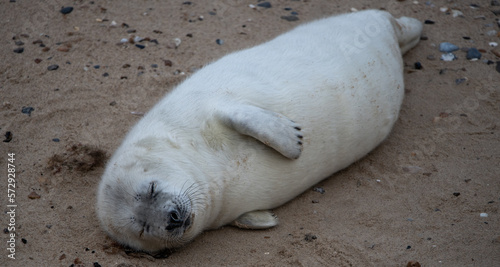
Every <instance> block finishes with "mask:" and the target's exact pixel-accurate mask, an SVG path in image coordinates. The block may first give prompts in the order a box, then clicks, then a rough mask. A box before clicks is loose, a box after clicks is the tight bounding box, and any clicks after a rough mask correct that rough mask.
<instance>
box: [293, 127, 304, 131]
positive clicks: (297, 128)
mask: <svg viewBox="0 0 500 267" xmlns="http://www.w3.org/2000/svg"><path fill="white" fill-rule="evenodd" d="M293 128H295V130H297V131H300V130H302V129H300V127H293Z"/></svg>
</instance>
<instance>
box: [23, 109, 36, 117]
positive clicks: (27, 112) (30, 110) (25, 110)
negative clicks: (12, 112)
mask: <svg viewBox="0 0 500 267" xmlns="http://www.w3.org/2000/svg"><path fill="white" fill-rule="evenodd" d="M34 110H35V109H34V108H32V107H23V108H22V109H21V112H22V113H24V114H28V116H31V112H32V111H34Z"/></svg>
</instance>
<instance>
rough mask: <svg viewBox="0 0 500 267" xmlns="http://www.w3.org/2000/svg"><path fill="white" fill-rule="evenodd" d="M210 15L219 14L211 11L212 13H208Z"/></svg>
mask: <svg viewBox="0 0 500 267" xmlns="http://www.w3.org/2000/svg"><path fill="white" fill-rule="evenodd" d="M208 14H209V15H211V16H215V15H217V13H215V12H214V11H210V12H208Z"/></svg>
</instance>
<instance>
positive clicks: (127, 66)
mask: <svg viewBox="0 0 500 267" xmlns="http://www.w3.org/2000/svg"><path fill="white" fill-rule="evenodd" d="M122 68H124V69H126V68H130V64H123V66H122Z"/></svg>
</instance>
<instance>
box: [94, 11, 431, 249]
mask: <svg viewBox="0 0 500 267" xmlns="http://www.w3.org/2000/svg"><path fill="white" fill-rule="evenodd" d="M421 30H422V25H421V23H420V22H419V21H417V20H415V19H411V18H401V19H397V20H396V19H394V18H393V17H392V16H391V15H390V14H389V13H387V12H383V11H363V12H357V13H352V14H346V15H340V16H335V17H330V18H325V19H321V20H317V21H314V22H311V23H307V24H304V25H302V26H299V27H297V28H295V29H294V30H292V31H290V32H288V33H285V34H283V35H280V36H278V37H277V38H275V39H273V40H271V41H269V42H266V43H264V44H262V45H259V46H256V47H253V48H250V49H247V50H242V51H239V52H235V53H233V54H230V55H227V56H225V57H223V58H221V59H220V60H218V61H216V62H214V63H212V64H209V65H208V66H206V67H205V68H203V69H201V70H199V71H198V72H197V73H195V74H193V75H192V76H191V77H190V78H189V79H187V80H186V81H184V82H183V83H182V84H180V85H179V86H178V87H177V88H176V89H174V90H173V91H172V92H171V93H170V94H168V95H167V96H166V97H165V98H163V99H162V100H161V101H160V102H159V103H158V104H157V105H156V106H155V107H154V108H153V109H152V110H151V111H150V112H149V113H148V114H146V115H145V116H144V118H143V119H142V120H141V121H140V122H139V123H138V124H137V125H136V126H135V127H134V128H133V129H132V130H131V132H130V133H129V134H128V135H127V137H126V138H125V140H124V142H123V144H122V145H121V146H120V147H119V148H118V150H117V151H116V153H115V154H114V156H113V157H112V158H111V160H110V162H109V163H108V166H107V168H106V171H105V173H104V175H103V178H102V182H101V184H100V187H99V192H98V203H97V213H98V216H99V219H100V220H101V222H102V225H103V227H104V229H105V230H106V231H107V232H108V233H109V234H110V235H111V236H112V237H114V238H115V239H117V240H118V241H120V242H122V243H124V244H127V245H130V246H132V247H134V248H137V249H143V250H151V251H152V250H158V249H161V248H164V247H170V246H177V245H181V244H183V243H185V242H187V241H189V240H191V239H192V238H194V237H195V236H196V235H197V234H199V233H200V232H201V231H203V230H206V229H214V228H218V227H220V226H223V225H225V224H228V223H231V222H232V221H234V220H235V219H236V218H237V217H238V216H240V215H242V214H244V213H247V212H250V211H255V210H267V209H272V208H275V207H277V206H280V205H282V204H283V203H285V202H287V201H289V200H290V199H292V198H294V197H295V196H297V195H298V194H300V193H301V192H303V191H304V190H306V189H307V188H309V187H311V186H312V185H314V184H316V183H317V182H319V181H321V180H322V179H324V178H326V177H328V176H329V175H331V174H332V173H334V172H336V171H338V170H340V169H342V168H345V167H347V166H348V165H350V164H351V163H353V162H354V161H356V160H358V159H360V158H361V157H363V156H364V155H366V154H367V153H368V152H369V151H371V150H372V149H373V148H375V147H376V146H377V145H378V144H380V142H382V141H383V140H384V139H385V138H386V137H387V136H388V134H389V132H390V130H391V128H392V126H393V125H394V122H395V121H396V119H397V117H398V113H399V109H400V105H401V103H402V100H403V95H404V83H403V62H402V57H401V54H402V52H406V51H407V50H409V49H410V48H411V47H413V46H414V45H416V43H417V42H418V40H419V37H420V32H421ZM400 47H401V48H400ZM241 107H257V108H259V109H256V110H260V109H263V110H266V111H272V112H273V113H275V114H276V113H277V114H278V117H280V119H283V121H282V122H283V125H285V126H286V124H287V121H288V120H285V119H287V118H288V119H291V120H293V121H294V122H295V123H296V124H297V125H300V128H301V129H302V130H301V131H300V132H301V135H303V139H302V143H303V145H302V147H300V148H299V147H290V146H293V145H294V144H296V142H295V141H293V142H288V143H286V142H285V143H283V144H278V147H282V148H283V150H284V152H283V151H280V153H281V154H280V153H278V152H277V151H276V150H275V149H273V148H271V147H269V146H266V145H265V144H264V143H266V144H267V141H262V140H261V141H262V142H259V141H257V140H256V139H254V138H252V137H249V136H248V135H243V134H241V131H240V132H238V131H236V130H235V129H236V128H233V127H231V124H228V123H226V122H225V120H224V118H225V117H229V118H231V116H232V114H235V112H236V111H238V110H239V109H241ZM262 114H263V113H260V112H259V111H256V112H253V111H252V109H249V112H248V113H247V115H248V116H247V117H248V118H249V119H246V118H245V117H242V121H243V123H241V124H239V126H248V127H249V128H251V129H261V130H262V132H258V131H259V130H258V131H257V132H258V133H256V134H257V135H259V136H260V135H261V134H262V135H265V136H271V139H273V138H276V140H278V141H279V140H284V141H287V140H292V139H290V138H293V133H292V132H290V137H287V136H283V137H282V136H281V133H277V132H274V131H273V129H275V126H273V125H274V124H273V123H275V119H272V116H267V115H262ZM254 120H255V121H259V124H257V125H253V122H255V121H254ZM276 120H278V119H276ZM245 121H246V122H248V124H245ZM263 125H264V126H265V125H267V126H265V127H262V126H263ZM285 126H283V127H285ZM243 128H245V127H243ZM283 129H288V128H286V127H285V128H283ZM242 131H243V130H242ZM284 131H285V132H286V130H284ZM286 134H288V133H286ZM280 138H282V139H280ZM287 138H288V139H287ZM271 141H273V140H271ZM263 142H264V143H263ZM292 149H295V150H292ZM297 149H299V150H297ZM300 149H301V150H300ZM277 150H278V149H277ZM287 151H291V153H292V152H293V151H295V152H293V153H295V154H293V153H292V154H293V155H300V157H299V158H298V159H295V160H294V159H290V158H287V157H285V156H283V155H287V154H286V152H287ZM297 153H298V154H297ZM282 154H283V155H282ZM293 155H292V156H288V157H294V156H293ZM153 179H156V180H159V182H160V184H159V185H158V186H159V188H162V190H165V191H169V192H181V191H182V190H185V189H186V187H187V186H194V187H196V194H194V195H195V197H193V198H195V200H192V207H191V209H192V214H193V224H192V226H191V227H190V228H189V229H188V230H186V232H185V233H184V236H183V238H182V240H180V241H179V242H178V243H176V244H170V243H168V242H167V241H168V240H167V241H165V240H161V238H163V239H169V236H168V235H164V236H163V237H161V238H160V239H158V238H156V239H155V238H150V239H147V238H143V239H141V238H139V237H138V235H137V232H138V231H139V230H140V229H139V228H140V227H138V226H133V227H132V226H130V225H129V224H128V223H129V222H128V221H127V220H128V218H130V216H133V215H134V211H133V209H132V207H133V206H134V202H133V200H132V198H133V195H134V194H135V193H136V192H138V191H140V190H143V189H141V188H144V187H145V184H147V183H149V182H150V181H152V180H153ZM106 186H109V187H106ZM122 195H124V196H122ZM127 195H128V196H127ZM117 196H120V197H119V200H117V199H116V198H117Z"/></svg>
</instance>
